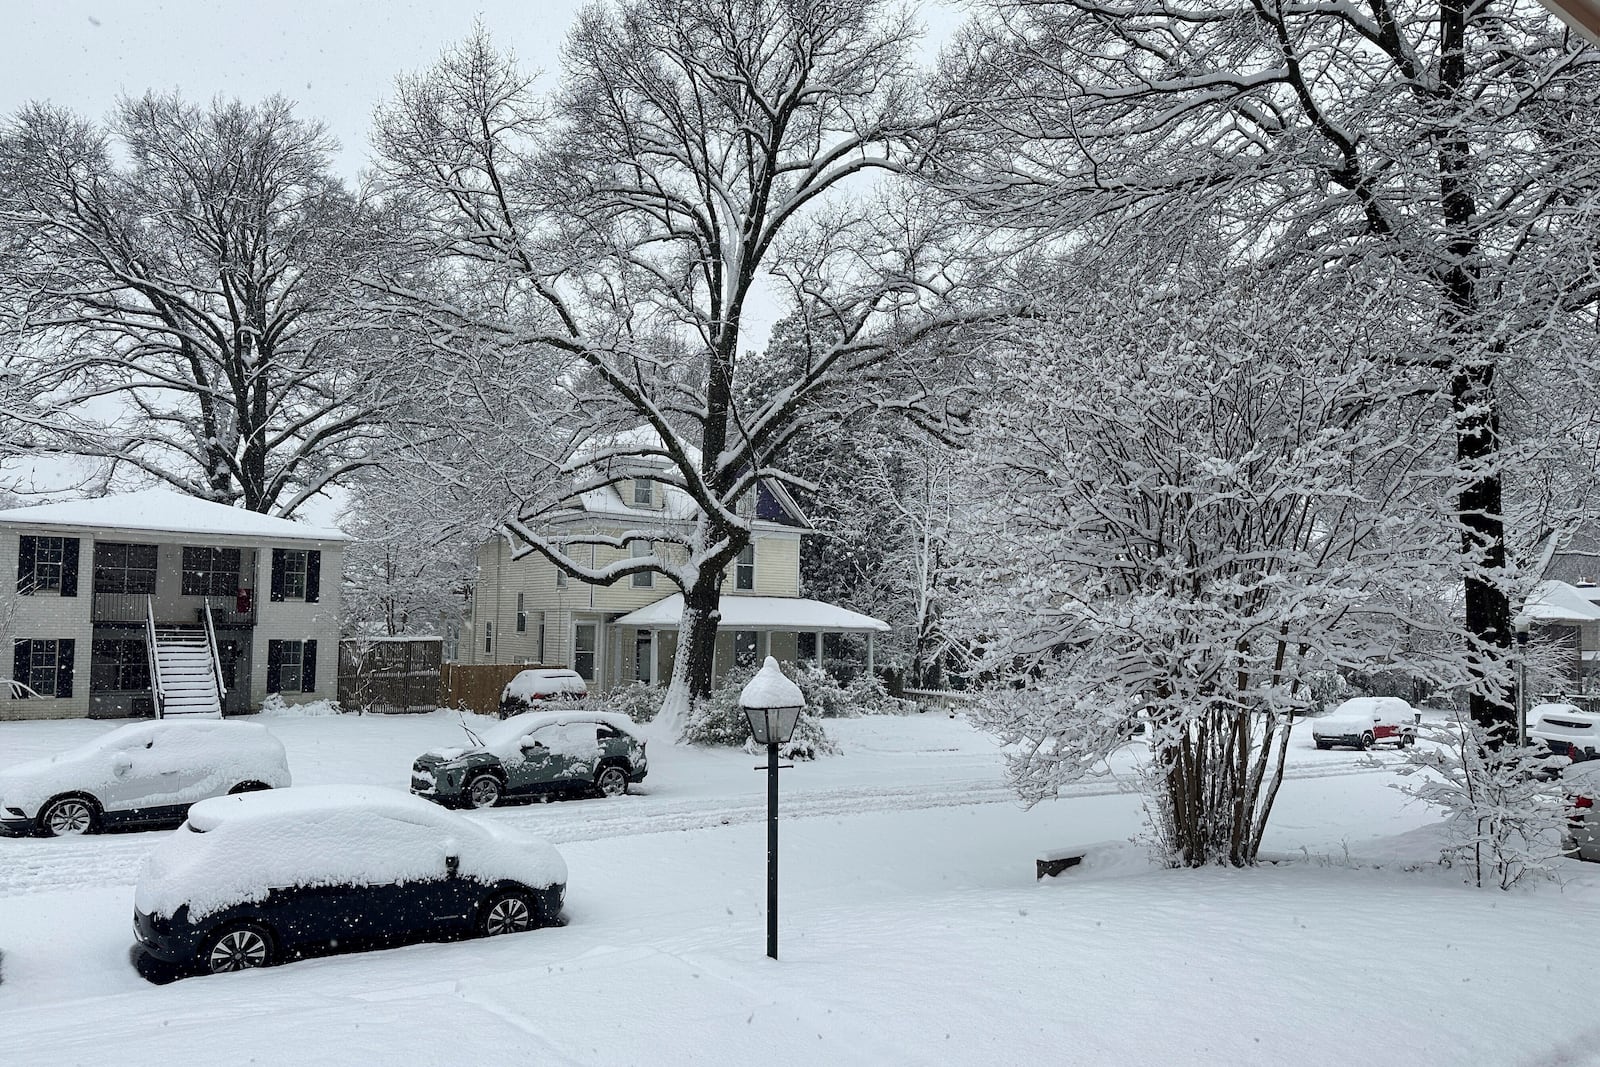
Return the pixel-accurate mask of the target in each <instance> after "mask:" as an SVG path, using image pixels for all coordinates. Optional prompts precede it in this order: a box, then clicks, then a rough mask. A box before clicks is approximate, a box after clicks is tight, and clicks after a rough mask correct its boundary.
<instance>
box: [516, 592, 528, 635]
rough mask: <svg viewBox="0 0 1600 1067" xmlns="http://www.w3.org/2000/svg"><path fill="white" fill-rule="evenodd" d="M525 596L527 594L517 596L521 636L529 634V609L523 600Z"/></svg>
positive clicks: (518, 625) (518, 630)
mask: <svg viewBox="0 0 1600 1067" xmlns="http://www.w3.org/2000/svg"><path fill="white" fill-rule="evenodd" d="M525 596H526V594H524V593H518V594H517V633H519V634H521V633H527V632H528V609H527V607H526V605H525V603H524V599H523V598H524V597H525Z"/></svg>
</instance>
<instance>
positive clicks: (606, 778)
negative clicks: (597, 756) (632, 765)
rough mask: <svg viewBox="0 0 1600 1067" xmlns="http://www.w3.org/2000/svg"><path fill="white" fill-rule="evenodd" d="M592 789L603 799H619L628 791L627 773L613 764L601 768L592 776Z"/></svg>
mask: <svg viewBox="0 0 1600 1067" xmlns="http://www.w3.org/2000/svg"><path fill="white" fill-rule="evenodd" d="M594 788H595V791H596V792H598V793H599V794H600V795H601V796H603V797H620V796H621V795H622V794H624V793H626V792H627V791H628V772H627V771H625V770H623V769H622V768H621V767H618V766H617V765H616V764H615V763H613V764H611V765H610V766H607V767H601V768H600V773H599V774H597V775H595V776H594Z"/></svg>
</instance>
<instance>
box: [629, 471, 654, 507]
mask: <svg viewBox="0 0 1600 1067" xmlns="http://www.w3.org/2000/svg"><path fill="white" fill-rule="evenodd" d="M633 506H634V507H636V508H653V507H655V506H656V483H655V482H654V481H652V480H651V479H649V478H635V479H634V480H633Z"/></svg>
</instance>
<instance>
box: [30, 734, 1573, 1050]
mask: <svg viewBox="0 0 1600 1067" xmlns="http://www.w3.org/2000/svg"><path fill="white" fill-rule="evenodd" d="M258 721H262V722H264V723H266V724H267V725H268V726H269V727H270V728H271V729H272V730H273V732H274V733H276V734H277V735H278V736H279V737H280V738H281V739H282V740H283V741H284V743H285V745H286V747H287V748H288V751H289V757H290V766H291V768H292V770H293V771H294V773H295V775H296V781H297V783H300V784H313V783H319V782H337V781H350V782H362V783H379V784H387V785H392V786H396V787H400V786H403V785H404V783H405V779H406V770H407V767H408V765H409V761H410V759H411V758H412V757H413V756H414V755H416V754H417V753H418V752H420V751H422V750H423V749H424V748H426V747H429V746H430V745H436V744H440V743H446V742H450V741H453V740H454V735H455V734H457V733H459V727H458V726H456V725H455V721H454V717H452V716H449V715H446V714H444V713H436V714H434V715H427V716H414V717H394V718H383V717H371V716H367V717H357V716H340V717H282V718H267V717H263V718H261V719H260V720H258ZM829 725H830V728H831V729H833V730H834V731H835V732H836V734H837V736H838V737H839V739H840V741H841V743H842V745H843V747H844V754H843V755H841V756H837V757H833V758H828V759H823V760H820V761H818V762H816V763H814V764H801V765H799V766H798V767H796V768H795V769H794V770H792V771H788V772H785V779H784V794H783V815H784V822H783V839H782V871H781V873H782V907H781V911H780V919H781V928H780V936H781V944H780V948H781V955H782V959H781V961H780V962H778V963H776V964H774V963H771V962H770V961H767V960H766V959H765V958H764V957H763V956H762V947H763V946H762V926H763V921H764V918H763V913H762V900H763V886H764V883H763V875H764V858H765V857H764V851H763V848H764V846H763V832H764V830H763V826H762V824H761V819H762V817H763V815H764V800H763V796H762V784H763V778H762V776H761V775H759V774H757V773H755V771H754V769H753V768H754V765H755V763H756V762H757V760H755V759H753V758H751V757H750V756H748V755H745V754H743V753H737V752H711V751H703V750H691V749H684V748H672V747H668V746H664V745H662V746H652V749H653V751H652V753H651V757H652V770H651V775H650V777H649V778H648V779H647V780H646V781H645V783H644V785H643V787H642V789H641V791H640V793H639V794H638V795H633V796H629V797H626V798H622V799H617V800H611V801H604V800H583V801H570V802H559V803H553V804H541V805H532V806H520V807H510V808H503V809H497V810H494V811H492V812H488V813H482V814H479V815H475V816H474V817H479V818H487V819H496V820H503V821H505V822H507V823H513V824H516V825H517V826H519V827H521V828H525V829H531V830H535V831H536V832H539V833H541V834H543V835H544V836H546V837H548V838H549V839H550V840H552V841H554V842H556V843H558V844H559V846H560V848H561V851H562V853H563V855H564V856H565V857H566V859H567V862H568V864H569V866H570V868H571V881H570V885H571V888H570V892H569V897H568V907H567V916H568V919H569V923H568V925H567V926H566V927H564V928H562V929H551V930H540V931H536V932H533V933H529V934H524V935H517V936H512V937H508V938H499V939H493V940H489V941H467V942H458V943H450V944H424V945H414V946H410V947H404V948H397V949H391V950H387V951H380V952H367V953H359V954H350V955H342V956H331V957H326V958H320V959H313V960H306V961H300V962H295V963H291V964H288V965H286V966H283V967H278V968H273V969H269V970H266V971H261V972H250V973H245V974H239V975H223V976H212V977H205V978H195V979H188V980H184V981H180V982H177V983H174V984H171V985H166V986H154V985H150V984H148V983H146V982H145V981H144V980H143V979H141V978H140V977H139V976H138V975H137V974H136V973H135V971H134V969H133V967H132V966H131V965H130V963H129V947H130V945H131V944H132V934H131V929H130V916H131V907H132V904H131V901H132V891H133V890H132V885H133V881H134V879H135V877H136V874H137V869H138V864H139V861H140V860H141V858H142V857H143V855H144V854H145V852H147V851H148V850H149V849H150V848H151V847H152V845H153V844H154V843H155V842H156V841H158V840H159V839H160V836H161V833H164V832H165V831H162V832H156V833H123V834H113V835H108V836H101V837H89V838H83V839H77V840H38V839H27V840H19V839H4V840H0V950H3V951H4V954H5V955H4V962H3V971H0V1062H3V1063H5V1064H7V1065H22V1064H40V1065H45V1064H50V1065H56V1064H73V1063H102V1062H105V1061H106V1059H107V1057H108V1055H114V1057H115V1060H116V1062H118V1063H119V1064H126V1065H130V1067H136V1065H143V1064H156V1063H162V1064H166V1063H173V1062H217V1063H248V1062H254V1063H268V1064H271V1063H288V1062H295V1063H306V1064H312V1063H330V1064H331V1063H347V1062H350V1056H351V1050H352V1049H360V1052H361V1056H360V1059H361V1060H362V1061H363V1062H401V1061H403V1062H407V1063H412V1064H443V1063H447V1062H454V1061H456V1060H458V1059H460V1058H461V1056H462V1055H463V1054H464V1052H466V1051H467V1050H468V1049H478V1050H483V1049H492V1050H493V1052H492V1055H488V1056H487V1057H486V1058H488V1059H490V1060H492V1061H493V1062H519V1063H567V1062H570V1063H656V1062H690V1063H739V1062H746V1061H749V1060H751V1059H760V1060H762V1061H763V1062H778V1063H808V1062H824V1061H826V1062H847V1063H928V1062H949V1063H980V1062H1029V1061H1031V1062H1054V1063H1080V1062H1081V1063H1103V1062H1122V1063H1153V1062H1193V1063H1282V1062H1285V1061H1286V1060H1288V1059H1290V1058H1293V1059H1295V1060H1297V1061H1298V1062H1302V1063H1322V1062H1327V1063H1335V1062H1339V1063H1343V1062H1370V1063H1469V1062H1471V1063H1491V1062H1496V1063H1498V1062H1524V1061H1526V1062H1552V1063H1554V1062H1561V1063H1572V1062H1588V1060H1587V1059H1586V1058H1585V1057H1588V1056H1589V1055H1590V1053H1589V1052H1588V1051H1587V1049H1586V1046H1587V1045H1588V1044H1590V1043H1592V1042H1593V1040H1594V1038H1595V1035H1594V1034H1593V1033H1592V1032H1591V1031H1592V1024H1591V1023H1589V1022H1588V1021H1587V1020H1586V1019H1585V1018H1583V1017H1582V1015H1581V1014H1580V1015H1576V1016H1574V1015H1572V1014H1570V1013H1554V1012H1552V1011H1551V1005H1552V1004H1554V1003H1556V1002H1557V999H1556V998H1555V997H1554V994H1555V993H1556V992H1557V991H1560V990H1563V989H1581V988H1584V987H1585V985H1586V984H1587V975H1588V970H1589V964H1588V962H1587V961H1588V960H1589V959H1590V958H1592V955H1593V953H1592V951H1585V949H1586V948H1587V949H1590V950H1592V949H1593V948H1595V947H1600V935H1597V934H1595V933H1593V931H1595V930H1597V929H1600V922H1597V920H1600V878H1597V877H1596V876H1595V875H1593V874H1591V873H1590V872H1589V870H1588V869H1587V868H1583V867H1580V866H1579V865H1576V864H1573V865H1571V869H1570V871H1568V872H1567V874H1568V880H1567V884H1566V885H1565V887H1560V886H1555V885H1551V886H1544V887H1540V888H1538V889H1536V890H1534V891H1531V892H1522V891H1518V892H1513V893H1509V894H1506V893H1499V892H1486V891H1474V890H1470V889H1467V888H1466V887H1463V886H1461V885H1459V883H1458V882H1456V881H1455V880H1454V877H1453V875H1452V874H1451V873H1450V872H1441V871H1438V870H1437V869H1434V868H1431V867H1430V868H1426V869H1422V870H1413V871H1406V870H1404V869H1402V868H1404V867H1405V866H1406V865H1407V864H1408V863H1410V862H1413V861H1421V862H1424V863H1425V862H1427V861H1429V860H1431V858H1432V855H1433V849H1432V848H1431V845H1430V842H1431V837H1430V836H1429V834H1428V831H1426V830H1424V829H1421V828H1423V827H1426V826H1429V825H1430V824H1432V823H1433V822H1434V821H1435V818H1434V816H1433V815H1432V814H1431V813H1430V812H1428V811H1426V810H1423V809H1421V808H1420V807H1418V806H1417V805H1407V804H1405V803H1404V798H1403V797H1402V796H1400V795H1399V794H1398V793H1397V792H1396V791H1395V790H1393V789H1391V788H1390V787H1389V786H1390V783H1391V781H1392V780H1393V778H1392V776H1391V775H1389V774H1387V773H1385V772H1384V771H1382V770H1373V769H1372V768H1370V767H1364V766H1361V765H1360V763H1359V761H1360V760H1361V759H1362V757H1361V756H1360V754H1358V753H1354V752H1348V751H1334V752H1317V751H1315V750H1314V749H1313V748H1312V746H1311V742H1310V738H1309V733H1306V734H1305V735H1304V736H1301V732H1300V731H1298V730H1297V735H1296V741H1295V746H1294V756H1293V759H1292V762H1291V775H1292V776H1293V778H1294V780H1293V781H1291V782H1289V783H1287V784H1286V785H1285V786H1284V789H1283V792H1282V794H1281V797H1280V801H1279V803H1280V811H1279V813H1278V814H1277V815H1276V816H1275V818H1274V822H1273V831H1272V833H1271V834H1270V835H1269V838H1270V840H1269V844H1268V850H1267V851H1268V852H1269V853H1271V854H1273V855H1275V856H1281V855H1284V854H1287V853H1296V854H1299V855H1300V856H1301V857H1302V858H1301V860H1300V861H1298V862H1292V863H1285V864H1280V865H1278V866H1269V867H1265V868H1263V869H1260V870H1255V871H1245V872H1234V871H1225V870H1208V871H1201V872H1192V871H1190V872H1180V871H1159V870H1155V869H1151V868H1149V867H1148V866H1147V865H1146V862H1145V861H1144V859H1143V858H1142V856H1143V853H1142V852H1141V851H1139V850H1137V849H1134V848H1129V847H1123V846H1122V845H1121V844H1120V842H1125V841H1126V839H1127V838H1129V837H1131V836H1132V835H1133V834H1135V833H1136V832H1137V831H1138V829H1139V824H1140V812H1139V801H1138V799H1137V797H1135V796H1134V795H1131V794H1129V793H1125V792H1122V791H1121V788H1120V783H1119V782H1118V781H1117V780H1116V779H1114V778H1111V779H1106V780H1104V781H1102V782H1097V783H1093V784H1092V785H1089V786H1085V787H1083V788H1082V789H1081V790H1080V791H1079V793H1078V794H1077V795H1074V796H1072V797H1069V798H1064V799H1061V800H1058V801H1055V802H1051V803H1046V804H1041V805H1039V806H1037V807H1036V808H1034V809H1033V810H1031V811H1023V810H1021V809H1020V807H1019V806H1018V805H1017V804H1016V803H1015V802H1014V801H1013V800H1012V799H1011V796H1010V794H1009V793H1008V791H1007V790H1006V789H1005V787H1004V786H1003V785H1002V783H1001V780H1000V760H999V756H998V754H997V753H996V751H995V750H994V747H993V743H992V741H991V740H990V739H989V738H988V737H987V736H986V735H983V734H979V733H977V732H975V731H973V730H972V729H970V728H969V727H968V726H967V725H966V724H965V723H964V722H962V721H959V720H952V719H948V718H945V717H942V716H918V717H910V718H868V719H854V720H840V721H836V722H830V724H829ZM106 728H107V725H106V724H104V723H97V722H86V721H69V722H57V723H26V724H24V723H4V724H0V753H3V756H0V765H9V764H10V763H13V762H17V761H20V760H22V759H26V758H31V757H33V756H35V755H39V754H43V753H47V752H50V751H55V750H57V749H59V748H61V747H64V746H65V745H68V744H71V743H73V742H75V741H77V740H81V739H84V738H85V737H87V736H90V735H92V734H93V733H95V732H97V731H101V730H104V729H106ZM1393 758H1394V757H1391V756H1387V755H1380V756H1379V759H1380V760H1381V761H1387V760H1392V759H1393ZM1095 842H1106V843H1107V844H1106V845H1105V846H1104V847H1103V848H1101V849H1098V850H1095V851H1094V852H1092V853H1091V856H1092V858H1091V860H1090V861H1089V863H1088V865H1087V868H1086V869H1080V870H1076V871H1073V872H1069V873H1068V874H1066V875H1063V876H1062V877H1061V878H1059V879H1056V880H1053V881H1049V880H1047V881H1045V882H1043V883H1038V882H1036V881H1035V880H1034V871H1033V859H1034V856H1035V855H1036V854H1037V853H1038V852H1039V851H1041V850H1043V849H1048V848H1056V847H1062V846H1067V845H1077V844H1091V843H1095ZM1490 931H1492V933H1491V932H1490ZM1554 945H1559V946H1560V948H1559V951H1556V950H1554V949H1553V948H1552V946H1554ZM1179 946H1181V951H1180V949H1179ZM1236 1004H1252V1005H1254V1006H1255V1007H1254V1008H1253V1009H1252V1010H1251V1011H1250V1012H1249V1013H1248V1014H1246V1015H1242V1016H1241V1015H1240V1014H1238V1013H1237V1011H1236V1010H1235V1009H1234V1008H1233V1007H1231V1005H1236ZM1486 1016H1494V1017H1498V1018H1503V1019H1506V1020H1507V1024H1506V1025H1505V1026H1504V1027H1501V1028H1497V1029H1485V1028H1482V1027H1479V1026H1468V1025H1466V1024H1467V1022H1468V1021H1469V1020H1474V1019H1481V1018H1483V1017H1486ZM1530 1048H1532V1049H1539V1050H1542V1052H1540V1053H1539V1054H1534V1055H1531V1056H1530V1054H1529V1051H1528V1050H1529V1049H1530ZM291 1049H292V1050H293V1051H292V1054H291V1052H290V1050H291ZM111 1050H115V1051H114V1053H113V1052H112V1051H111ZM480 1058H484V1057H482V1056H480Z"/></svg>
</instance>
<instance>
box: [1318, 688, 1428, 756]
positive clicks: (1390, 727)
mask: <svg viewBox="0 0 1600 1067" xmlns="http://www.w3.org/2000/svg"><path fill="white" fill-rule="evenodd" d="M1311 737H1312V740H1314V741H1315V742H1316V743H1317V747H1318V748H1332V747H1333V746H1334V745H1352V746H1354V747H1356V748H1372V747H1373V746H1375V745H1376V744H1377V743H1378V742H1380V741H1390V742H1393V743H1394V744H1395V746H1396V747H1399V748H1404V747H1405V746H1407V745H1414V744H1416V743H1417V711H1416V709H1415V708H1413V707H1412V706H1411V705H1410V704H1407V703H1406V702H1405V701H1404V700H1401V699H1400V698H1399V697H1355V698H1353V699H1351V700H1346V701H1345V702H1344V703H1343V704H1340V705H1339V706H1338V707H1336V708H1334V709H1333V710H1332V711H1330V712H1329V713H1328V714H1326V715H1323V716H1321V717H1320V718H1317V719H1314V720H1313V721H1312V724H1311Z"/></svg>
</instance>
